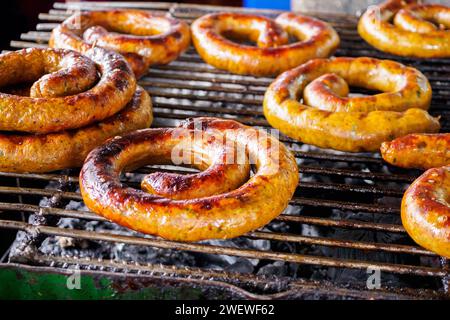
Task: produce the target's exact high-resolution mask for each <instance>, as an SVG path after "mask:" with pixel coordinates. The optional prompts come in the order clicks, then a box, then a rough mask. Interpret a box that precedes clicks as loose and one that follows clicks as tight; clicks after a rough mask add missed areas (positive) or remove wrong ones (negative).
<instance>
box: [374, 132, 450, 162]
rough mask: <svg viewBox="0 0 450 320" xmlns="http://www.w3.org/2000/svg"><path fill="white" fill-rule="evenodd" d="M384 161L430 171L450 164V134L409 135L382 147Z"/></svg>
mask: <svg viewBox="0 0 450 320" xmlns="http://www.w3.org/2000/svg"><path fill="white" fill-rule="evenodd" d="M381 155H382V156H383V159H384V160H385V161H387V162H389V163H391V164H393V165H395V166H398V167H402V168H418V169H430V168H435V167H442V166H445V165H449V164H450V133H440V134H409V135H407V136H404V137H400V138H397V139H395V140H393V141H390V142H384V143H383V144H382V145H381Z"/></svg>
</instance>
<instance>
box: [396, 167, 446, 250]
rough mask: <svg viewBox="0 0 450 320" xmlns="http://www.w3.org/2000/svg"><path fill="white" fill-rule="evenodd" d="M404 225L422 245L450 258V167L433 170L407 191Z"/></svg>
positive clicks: (403, 210) (403, 217) (404, 203)
mask: <svg viewBox="0 0 450 320" xmlns="http://www.w3.org/2000/svg"><path fill="white" fill-rule="evenodd" d="M401 214H402V223H403V226H404V227H405V229H406V231H407V232H408V234H409V235H410V236H411V238H413V239H414V241H415V242H417V243H418V244H419V245H421V246H422V247H424V248H427V249H429V250H431V251H433V252H436V253H437V254H439V255H441V256H444V257H446V258H450V167H449V166H443V167H439V168H433V169H429V170H428V171H426V172H425V173H424V174H423V175H421V176H420V177H419V178H418V179H417V180H415V181H414V182H413V184H412V185H411V186H410V187H409V188H408V189H407V190H406V192H405V195H404V196H403V200H402V209H401Z"/></svg>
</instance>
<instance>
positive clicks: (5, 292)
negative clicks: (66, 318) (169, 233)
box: [0, 264, 204, 300]
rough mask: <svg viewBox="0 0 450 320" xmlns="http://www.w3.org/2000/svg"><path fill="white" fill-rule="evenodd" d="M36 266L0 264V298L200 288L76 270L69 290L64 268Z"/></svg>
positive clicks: (179, 295) (133, 294)
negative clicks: (51, 269)
mask: <svg viewBox="0 0 450 320" xmlns="http://www.w3.org/2000/svg"><path fill="white" fill-rule="evenodd" d="M39 269H40V268H38V267H28V268H23V267H22V266H21V267H20V268H18V267H16V266H8V265H7V264H6V265H0V299H4V300H8V299H19V300H36V299H37V300H50V299H52V300H53V299H58V300H112V299H170V300H172V299H201V298H204V297H203V294H202V291H201V290H200V289H198V288H194V287H186V286H179V287H174V286H169V285H165V286H157V285H155V284H154V283H153V285H152V282H151V281H142V279H140V278H137V277H133V276H124V275H118V276H111V275H105V274H104V273H100V272H99V273H98V274H96V273H84V272H80V278H79V279H80V281H79V283H80V289H76V288H75V289H69V288H68V286H67V281H68V278H69V277H70V276H71V275H72V274H73V273H72V272H70V271H69V272H67V270H64V271H60V272H49V271H46V270H45V269H44V270H39Z"/></svg>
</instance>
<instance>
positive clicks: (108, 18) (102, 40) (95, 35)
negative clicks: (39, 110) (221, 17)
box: [50, 10, 190, 78]
mask: <svg viewBox="0 0 450 320" xmlns="http://www.w3.org/2000/svg"><path fill="white" fill-rule="evenodd" d="M91 44H95V45H96V46H100V47H104V48H108V49H111V50H115V51H117V52H119V53H121V54H122V55H124V56H125V58H126V59H127V61H128V62H129V63H130V65H131V67H132V69H133V71H134V73H135V75H136V77H137V78H139V77H141V76H142V75H143V74H144V73H146V72H147V70H148V68H149V66H150V65H154V64H166V63H169V62H171V61H172V60H175V59H176V58H177V57H178V56H179V55H180V54H181V53H182V52H183V51H185V50H186V49H187V47H188V46H189V44H190V32H189V26H188V25H187V24H186V23H184V22H182V21H179V20H176V19H174V18H172V17H170V16H163V15H157V14H154V13H149V12H145V11H139V10H110V11H90V12H82V13H77V14H74V15H72V16H71V17H69V18H68V19H67V20H65V21H64V22H63V23H62V24H61V25H60V26H58V27H56V28H55V29H54V30H53V32H52V36H51V39H50V46H52V47H57V48H66V49H73V50H76V51H80V52H83V51H85V50H86V48H87V47H90V46H91Z"/></svg>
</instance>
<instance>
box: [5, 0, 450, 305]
mask: <svg viewBox="0 0 450 320" xmlns="http://www.w3.org/2000/svg"><path fill="white" fill-rule="evenodd" d="M118 7H119V8H139V9H145V10H153V11H162V12H170V13H171V14H172V15H173V16H175V17H177V18H180V19H184V20H186V21H188V22H191V21H193V20H194V19H195V18H197V17H199V16H201V15H203V14H206V13H209V12H212V11H225V10H227V11H228V10H238V11H243V10H245V11H247V12H256V13H259V14H264V15H267V16H271V17H274V16H276V15H277V14H278V13H279V12H277V11H272V10H261V11H257V10H247V9H241V8H223V7H213V6H201V5H184V4H169V3H154V2H151V3H150V2H149V3H137V2H136V3H133V2H129V3H127V2H114V3H109V2H98V3H96V2H86V3H84V2H83V3H55V5H54V9H52V10H50V12H49V13H43V14H40V15H39V18H40V19H41V20H42V22H41V23H39V24H38V25H37V27H36V30H35V31H30V32H27V33H24V34H22V35H21V40H20V41H11V47H12V48H27V47H46V46H47V41H48V39H49V36H50V32H51V30H52V29H53V28H54V27H55V26H56V25H57V24H58V23H60V22H61V21H62V20H64V19H65V18H67V17H68V16H69V15H70V14H71V13H72V12H73V10H76V9H78V8H81V9H83V10H94V9H100V8H101V9H105V8H118ZM311 14H312V15H315V16H317V17H319V18H321V19H323V20H325V21H328V22H330V23H331V24H332V25H333V26H334V27H335V28H336V30H337V31H338V32H339V34H340V37H341V47H340V49H339V50H338V51H337V52H336V56H371V57H377V58H388V59H392V60H397V61H400V62H402V63H404V64H408V65H413V66H414V67H416V68H418V69H420V70H421V71H422V72H424V73H425V74H426V76H427V77H428V79H429V80H430V82H431V84H432V88H433V101H432V108H431V110H430V113H431V114H433V115H440V116H441V123H442V131H449V126H450V121H449V120H450V102H449V101H450V100H449V98H450V64H449V60H444V59H432V60H426V61H425V60H416V59H407V58H399V57H394V56H391V55H388V54H385V53H382V52H379V51H376V50H374V49H373V48H371V47H370V46H368V45H367V44H366V43H364V42H363V41H362V40H361V39H360V38H359V36H358V34H357V32H356V27H355V26H356V22H357V18H356V17H353V16H345V15H331V14H326V15H325V14H313V13H311ZM271 81H273V79H270V78H255V77H251V76H238V75H232V74H229V73H227V72H225V71H222V70H218V69H215V68H213V67H211V66H209V65H206V64H205V63H204V62H203V61H202V60H201V58H200V57H199V56H198V55H197V53H196V52H195V49H193V48H190V49H189V50H188V51H187V52H186V53H185V54H183V55H182V56H181V57H180V58H179V59H178V60H177V61H174V62H172V63H171V64H169V65H166V66H158V67H154V68H152V69H151V70H150V71H149V73H148V74H147V75H146V76H145V77H143V78H142V79H141V80H140V84H141V85H142V86H143V87H144V88H145V89H146V90H147V91H148V92H149V93H150V95H151V96H152V99H153V102H154V115H155V123H154V124H153V126H167V125H172V124H174V123H175V122H176V121H178V120H182V119H185V118H186V117H191V116H219V117H223V118H233V119H236V120H238V121H240V122H242V123H244V124H248V125H252V126H258V127H262V128H269V126H268V124H267V122H266V120H265V119H264V117H263V114H262V108H261V105H262V98H263V95H264V92H265V90H266V87H267V86H268V85H269V84H270V83H271ZM361 92H364V91H363V90H362V91H361ZM281 140H282V141H283V142H284V143H286V144H287V145H288V146H289V147H290V148H291V150H293V152H294V153H295V155H296V157H297V159H298V163H299V171H300V174H301V180H300V183H299V186H298V188H297V191H296V193H295V196H294V197H293V199H292V201H291V203H290V208H288V211H287V212H286V213H284V214H282V215H281V216H280V217H279V218H277V219H276V220H275V221H274V222H273V223H271V224H269V226H268V227H267V228H264V229H262V230H257V231H254V232H251V233H249V234H247V235H245V236H243V238H247V239H252V240H265V241H269V242H270V244H271V247H270V250H263V249H258V248H244V247H231V246H228V245H226V243H225V244H223V245H222V244H220V243H214V244H211V243H178V242H171V241H166V240H163V239H159V238H154V237H146V236H143V235H139V234H133V235H122V234H117V233H116V232H93V231H89V230H86V229H82V228H81V229H77V228H63V227H60V226H59V225H58V221H59V220H60V219H61V218H77V219H81V220H87V221H102V220H103V219H102V218H101V217H99V216H96V215H94V214H92V213H89V212H84V211H80V210H73V209H67V207H66V205H67V203H68V202H69V201H75V202H80V201H82V199H81V196H80V194H79V192H78V191H77V190H78V188H77V184H78V171H77V170H66V171H63V172H56V173H51V174H13V173H0V227H1V228H5V229H10V230H12V231H13V232H16V231H17V230H20V231H23V232H24V235H25V236H24V237H23V239H22V245H21V247H20V248H17V247H14V248H11V253H10V255H9V262H8V263H9V264H12V263H16V264H17V267H19V268H50V270H54V271H55V272H56V271H57V270H61V269H64V268H67V266H69V265H78V266H80V268H81V269H82V270H85V271H86V272H103V273H105V274H108V272H109V273H124V272H126V273H127V274H136V275H139V276H141V277H162V276H164V279H165V281H166V284H167V283H169V282H171V281H172V282H178V283H183V282H188V283H189V284H191V285H196V286H200V287H208V286H213V287H219V288H222V289H223V290H225V291H229V292H232V293H233V294H234V295H235V296H239V297H245V298H295V297H301V296H303V295H305V294H314V295H323V296H327V297H329V296H335V297H351V298H367V299H374V298H375V299H385V298H390V299H391V298H424V299H428V298H448V297H449V292H448V281H449V280H448V274H449V273H448V271H449V264H448V261H446V259H444V258H441V257H438V256H436V255H435V254H434V253H432V252H429V251H427V250H426V249H423V248H420V247H418V246H417V245H416V244H414V243H413V241H412V240H411V239H409V237H408V236H407V234H406V232H405V230H404V229H403V227H402V226H401V222H400V219H399V205H398V203H399V200H400V199H401V197H402V194H403V192H404V190H405V188H406V187H407V185H408V183H410V182H411V181H413V180H414V179H415V178H416V177H417V176H418V174H420V172H418V171H411V170H402V169H398V168H394V167H390V166H388V165H387V164H385V163H384V162H383V161H382V159H381V158H380V157H379V155H376V154H367V153H366V154H347V153H340V152H332V151H329V150H320V149H317V148H313V147H310V146H305V145H301V144H300V143H297V142H295V141H293V140H292V139H289V138H287V137H285V136H283V135H281ZM155 170H161V169H160V168H158V167H157V166H156V167H145V168H141V169H139V170H138V171H137V172H136V173H137V174H139V173H145V172H151V171H155ZM171 170H175V171H177V172H185V170H186V169H185V168H179V167H173V168H172V169H171ZM130 183H132V182H130ZM44 198H45V199H47V200H48V201H47V202H46V204H45V205H42V199H44ZM280 223H282V224H284V225H285V226H287V229H286V230H287V231H283V230H282V231H280V230H279V229H277V228H272V225H274V224H280ZM305 228H312V229H313V230H319V231H320V232H318V233H317V234H313V235H311V234H308V233H305ZM360 233H363V234H370V240H367V238H364V239H363V240H361V237H359V238H358V234H360ZM318 234H319V235H318ZM49 236H60V237H68V238H76V239H89V240H90V241H98V242H113V243H123V244H125V245H136V246H142V247H148V246H150V247H155V248H161V249H164V250H172V249H173V250H178V251H185V252H194V253H202V254H211V255H227V256H236V257H244V258H249V259H259V260H260V261H261V262H263V263H266V262H268V261H280V262H284V263H291V264H294V265H297V266H299V271H298V272H296V274H295V275H294V276H292V275H291V276H286V275H282V276H261V275H258V274H254V273H249V274H248V273H245V274H244V273H239V272H237V273H236V272H235V273H229V272H226V271H220V270H214V269H211V268H192V267H189V266H184V265H177V264H173V265H170V264H166V265H159V264H157V265H155V264H136V263H134V261H125V260H124V261H120V262H118V261H112V260H105V259H100V260H96V259H88V260H86V259H83V258H81V257H77V256H70V257H69V256H55V255H49V254H45V253H43V252H41V251H40V250H39V246H40V244H41V243H42V241H43V240H44V239H45V238H46V237H49ZM277 243H278V244H282V243H288V244H290V245H291V247H290V248H292V247H293V248H294V249H293V250H292V249H291V250H287V249H286V248H285V247H283V246H281V245H277ZM6 260H7V254H5V255H4V256H3V258H2V260H0V264H1V263H7V262H6ZM368 268H376V269H378V270H380V272H381V273H382V275H384V274H389V275H390V276H392V277H393V279H394V280H393V281H388V282H387V283H383V282H382V287H381V288H379V289H374V290H369V289H368V288H367V287H366V283H365V279H366V278H367V277H366V278H364V277H362V278H361V277H360V275H358V276H355V278H354V279H353V280H352V281H350V280H346V283H345V284H343V283H338V282H339V281H335V279H334V278H333V277H330V276H327V275H328V274H329V273H330V271H332V270H338V269H339V270H355V271H358V272H360V273H363V274H364V273H365V272H366V270H367V269H368ZM317 270H319V271H317ZM320 270H321V271H320ZM317 272H318V273H317ZM321 272H322V273H321ZM324 272H325V273H324ZM314 273H316V274H322V275H323V274H325V276H322V277H317V276H315V277H311V274H314ZM389 279H391V278H389Z"/></svg>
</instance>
